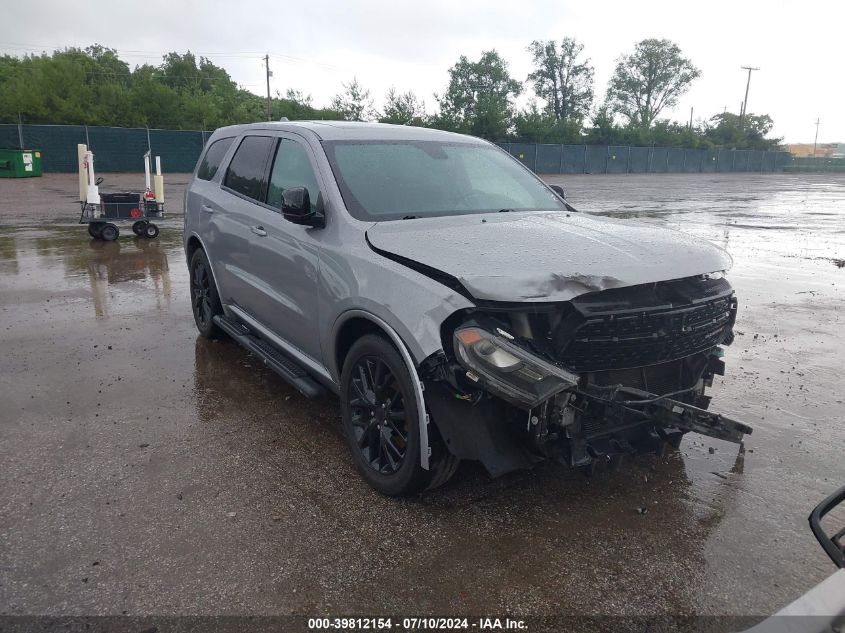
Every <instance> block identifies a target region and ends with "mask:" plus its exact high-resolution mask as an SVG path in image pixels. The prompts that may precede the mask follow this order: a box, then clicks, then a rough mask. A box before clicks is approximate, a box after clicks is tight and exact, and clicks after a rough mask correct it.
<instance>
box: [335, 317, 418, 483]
mask: <svg viewBox="0 0 845 633" xmlns="http://www.w3.org/2000/svg"><path fill="white" fill-rule="evenodd" d="M354 317H359V318H364V319H367V320H368V321H371V322H372V323H374V324H375V325H377V326H379V327H380V328H381V329H382V330H384V333H385V334H387V336H388V337H389V338H390V340H391V341H392V342H393V344H394V345H395V346H396V349H397V350H398V351H399V355H400V356H401V357H402V360H403V361H404V362H405V367H406V368H407V369H408V373H409V374H410V376H411V385H412V387H413V389H414V399H415V400H416V403H417V413H418V415H419V421H418V423H417V426H419V429H420V466H422V468H423V469H425V470H428V469H429V458H430V456H431V447H430V446H429V442H428V424H429V421H430V417H429V415H428V413H427V412H426V409H425V396H424V395H423V391H424V390H425V387H424V386H423V384H422V381H421V380H420V377H419V374H418V373H417V367H416V365H415V364H414V359H413V358H412V357H411V353H410V351H408V346H407V345H405V342H404V341H403V340H402V337H400V336H399V334H398V333H397V332H396V330H394V329H393V327H392V326H391V325H390V324H389V323H387V322H386V321H385V320H384V319H382V318H380V317H377V316H376V315H375V314H373V313H371V312H366V311H364V310H357V309H354V310H347V311H346V312H344V313H343V314H341V315H340V316H339V317H338V318H337V320H336V321H335V324H334V327H333V328H332V329H333V332H337V331H338V329H339V328H340V326H342V325H343V324H344V323H345V322H346V321H348V320H349V319H351V318H354Z"/></svg>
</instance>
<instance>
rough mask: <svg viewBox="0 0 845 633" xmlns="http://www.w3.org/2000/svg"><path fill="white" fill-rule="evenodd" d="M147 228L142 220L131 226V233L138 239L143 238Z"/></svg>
mask: <svg viewBox="0 0 845 633" xmlns="http://www.w3.org/2000/svg"><path fill="white" fill-rule="evenodd" d="M146 228H147V223H146V222H144V221H143V220H138V221H137V222H135V224H133V225H132V232H133V233H134V234H135V235H137V236H138V237H143V236H144V231H145V230H146Z"/></svg>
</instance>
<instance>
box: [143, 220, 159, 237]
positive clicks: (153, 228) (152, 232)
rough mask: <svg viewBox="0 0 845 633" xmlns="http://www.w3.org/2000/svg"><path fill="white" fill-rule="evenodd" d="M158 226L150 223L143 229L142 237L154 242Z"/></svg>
mask: <svg viewBox="0 0 845 633" xmlns="http://www.w3.org/2000/svg"><path fill="white" fill-rule="evenodd" d="M158 232H159V231H158V225H156V224H153V223H152V222H150V223H149V224H147V226H145V227H144V237H146V238H148V239H151V240H154V239H155V238H157V237H158Z"/></svg>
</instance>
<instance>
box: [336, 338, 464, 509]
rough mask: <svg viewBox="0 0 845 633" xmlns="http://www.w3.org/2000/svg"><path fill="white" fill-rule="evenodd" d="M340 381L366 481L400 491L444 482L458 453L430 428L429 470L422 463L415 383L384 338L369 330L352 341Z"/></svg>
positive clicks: (393, 493)
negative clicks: (452, 452)
mask: <svg viewBox="0 0 845 633" xmlns="http://www.w3.org/2000/svg"><path fill="white" fill-rule="evenodd" d="M340 384H341V387H340V389H341V393H340V399H341V414H342V421H343V428H344V431H345V434H346V438H347V441H348V443H349V448H350V450H351V451H352V456H353V459H354V460H355V466H356V467H357V468H358V471H359V472H360V473H361V476H362V477H363V478H364V480H365V481H366V482H367V483H368V484H370V486H372V487H373V488H375V489H376V490H377V491H378V492H380V493H382V494H384V495H387V496H390V497H401V496H408V495H412V494H415V493H417V492H420V491H422V490H425V489H426V488H430V487H436V486H439V485H442V484H444V483H446V481H447V480H448V478H449V477H450V476H451V475H452V473H454V471H455V468H456V466H457V459H456V458H455V457H454V456H452V455H451V454H450V453H449V452H448V451H447V450H446V448H445V447H444V446H443V445H442V444H441V443H440V442H438V441H437V439H438V436H437V435H436V433H431V434H430V438H429V439H430V444H431V449H432V452H431V458H430V460H429V470H424V469H423V468H422V466H421V465H420V463H421V460H420V433H419V410H418V408H417V403H416V398H415V397H414V389H413V383H412V382H411V377H410V374H409V373H408V369H407V367H406V365H405V362H404V361H403V360H402V357H401V356H400V355H399V353H398V352H397V351H396V348H395V347H394V346H393V345H392V344H391V343H390V342H389V341H388V340H386V339H385V338H383V337H381V336H377V335H373V334H369V335H366V336H363V337H362V338H360V339H359V340H358V341H356V342H355V344H354V345H353V346H352V348H351V349H350V350H349V353H348V354H347V356H346V359H345V361H344V363H343V371H342V372H341V379H340ZM432 426H433V425H432Z"/></svg>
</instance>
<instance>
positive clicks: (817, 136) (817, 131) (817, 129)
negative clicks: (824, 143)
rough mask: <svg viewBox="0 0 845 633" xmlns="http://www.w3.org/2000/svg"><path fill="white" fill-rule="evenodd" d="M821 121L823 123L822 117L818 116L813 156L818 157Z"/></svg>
mask: <svg viewBox="0 0 845 633" xmlns="http://www.w3.org/2000/svg"><path fill="white" fill-rule="evenodd" d="M819 123H821V119H819V118H818V117H816V138H814V139H813V158H815V157H816V145H817V144H818V142H819Z"/></svg>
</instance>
